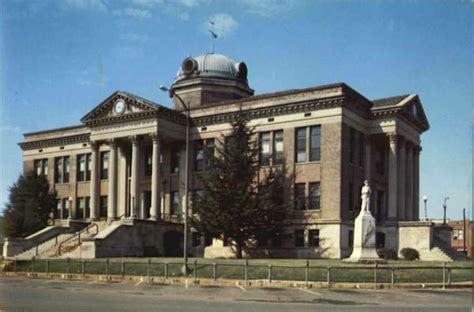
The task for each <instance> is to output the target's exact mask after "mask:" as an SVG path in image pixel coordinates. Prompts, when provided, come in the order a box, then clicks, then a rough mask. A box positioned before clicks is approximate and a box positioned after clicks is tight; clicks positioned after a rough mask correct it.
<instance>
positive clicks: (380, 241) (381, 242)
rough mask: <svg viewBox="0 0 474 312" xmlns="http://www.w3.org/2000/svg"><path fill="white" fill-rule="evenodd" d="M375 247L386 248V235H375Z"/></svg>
mask: <svg viewBox="0 0 474 312" xmlns="http://www.w3.org/2000/svg"><path fill="white" fill-rule="evenodd" d="M375 246H376V248H385V233H383V232H377V233H376V234H375Z"/></svg>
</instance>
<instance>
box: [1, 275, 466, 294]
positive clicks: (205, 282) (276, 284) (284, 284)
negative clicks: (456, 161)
mask: <svg viewBox="0 0 474 312" xmlns="http://www.w3.org/2000/svg"><path fill="white" fill-rule="evenodd" d="M2 275H3V276H4V277H21V278H35V279H52V280H70V281H102V282H112V283H113V282H115V283H118V282H130V283H137V282H142V283H147V284H151V285H184V286H186V287H187V286H190V285H194V286H204V287H206V286H207V287H209V286H214V287H235V286H241V287H250V288H314V289H372V290H376V289H425V288H428V289H443V284H442V283H398V284H390V283H377V284H374V283H331V284H328V283H326V282H308V283H307V284H306V283H305V282H295V281H271V282H269V281H268V280H249V281H247V282H246V281H244V280H232V279H217V280H214V279H212V278H196V279H194V278H187V277H171V278H164V277H161V276H151V277H148V276H125V277H122V276H120V275H100V274H85V275H82V274H66V273H49V274H46V273H31V272H16V273H15V272H3V274H2ZM472 284H473V283H472V282H454V283H451V284H450V285H446V289H453V288H472Z"/></svg>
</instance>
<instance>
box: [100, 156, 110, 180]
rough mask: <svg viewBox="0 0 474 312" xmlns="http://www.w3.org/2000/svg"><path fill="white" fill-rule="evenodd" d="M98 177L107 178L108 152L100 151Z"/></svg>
mask: <svg viewBox="0 0 474 312" xmlns="http://www.w3.org/2000/svg"><path fill="white" fill-rule="evenodd" d="M100 178H101V179H104V180H106V179H108V178H109V152H102V153H100Z"/></svg>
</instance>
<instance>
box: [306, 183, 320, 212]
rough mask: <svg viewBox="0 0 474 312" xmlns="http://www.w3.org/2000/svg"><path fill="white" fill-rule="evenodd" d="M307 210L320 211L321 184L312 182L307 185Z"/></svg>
mask: <svg viewBox="0 0 474 312" xmlns="http://www.w3.org/2000/svg"><path fill="white" fill-rule="evenodd" d="M308 204H309V207H308V209H312V210H320V209H321V183H320V182H313V183H309V198H308Z"/></svg>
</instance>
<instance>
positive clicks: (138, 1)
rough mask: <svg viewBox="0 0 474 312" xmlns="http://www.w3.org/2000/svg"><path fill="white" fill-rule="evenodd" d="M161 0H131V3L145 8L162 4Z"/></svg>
mask: <svg viewBox="0 0 474 312" xmlns="http://www.w3.org/2000/svg"><path fill="white" fill-rule="evenodd" d="M163 3H164V1H163V0H132V4H133V5H136V6H141V7H145V8H149V9H151V8H154V7H155V6H157V5H161V4H163Z"/></svg>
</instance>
